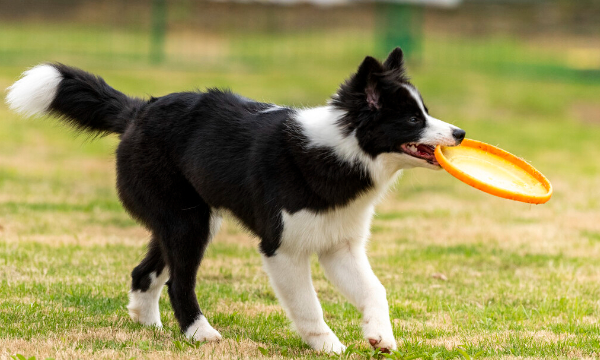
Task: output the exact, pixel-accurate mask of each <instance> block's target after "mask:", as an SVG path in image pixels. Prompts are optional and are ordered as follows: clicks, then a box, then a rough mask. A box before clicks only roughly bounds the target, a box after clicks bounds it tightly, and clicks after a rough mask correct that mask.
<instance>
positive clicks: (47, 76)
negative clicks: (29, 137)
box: [6, 65, 62, 116]
mask: <svg viewBox="0 0 600 360" xmlns="http://www.w3.org/2000/svg"><path fill="white" fill-rule="evenodd" d="M61 80H62V75H61V74H60V72H59V71H58V70H56V68H54V67H53V66H51V65H38V66H36V67H33V68H31V69H29V70H27V71H25V72H24V73H23V76H22V77H21V78H20V79H19V80H17V81H16V82H15V83H14V84H13V85H12V86H10V87H9V88H8V89H7V90H8V94H7V95H6V102H7V103H8V106H9V108H10V109H11V110H13V111H16V112H18V113H21V114H23V115H26V116H33V115H41V114H44V113H45V112H46V111H48V108H49V107H50V104H51V103H52V101H53V100H54V98H55V97H56V91H57V89H58V84H59V83H60V81H61Z"/></svg>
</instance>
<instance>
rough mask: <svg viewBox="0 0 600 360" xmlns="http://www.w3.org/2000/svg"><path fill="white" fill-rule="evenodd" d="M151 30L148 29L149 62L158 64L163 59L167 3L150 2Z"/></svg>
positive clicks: (162, 0)
mask: <svg viewBox="0 0 600 360" xmlns="http://www.w3.org/2000/svg"><path fill="white" fill-rule="evenodd" d="M151 26H152V28H151V29H150V62H151V63H152V64H160V63H161V62H163V60H164V59H165V34H166V32H167V2H166V0H152V24H151Z"/></svg>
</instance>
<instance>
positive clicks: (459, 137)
mask: <svg viewBox="0 0 600 360" xmlns="http://www.w3.org/2000/svg"><path fill="white" fill-rule="evenodd" d="M465 134H466V132H465V131H464V130H463V129H454V130H452V136H454V138H455V139H456V145H460V143H461V142H462V141H463V140H464V138H465Z"/></svg>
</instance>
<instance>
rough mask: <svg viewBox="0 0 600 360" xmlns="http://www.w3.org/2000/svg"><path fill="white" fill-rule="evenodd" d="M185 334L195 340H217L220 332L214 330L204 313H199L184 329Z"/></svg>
mask: <svg viewBox="0 0 600 360" xmlns="http://www.w3.org/2000/svg"><path fill="white" fill-rule="evenodd" d="M185 336H187V337H188V338H189V339H192V340H195V341H219V340H221V334H219V332H218V331H217V330H215V329H214V328H213V327H212V326H210V324H209V323H208V320H206V317H204V315H200V316H199V317H198V318H197V319H196V320H195V321H194V322H193V323H192V325H190V326H189V327H188V328H187V329H186V330H185Z"/></svg>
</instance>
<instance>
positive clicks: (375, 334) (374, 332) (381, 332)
mask: <svg viewBox="0 0 600 360" xmlns="http://www.w3.org/2000/svg"><path fill="white" fill-rule="evenodd" d="M363 332H364V336H365V339H367V341H368V342H369V344H371V346H372V347H373V348H375V349H380V350H381V352H390V351H391V350H396V349H397V348H398V346H397V345H396V339H395V338H394V332H393V331H392V326H391V324H386V325H383V324H381V323H378V322H377V321H374V320H371V321H369V322H367V323H365V324H364V325H363Z"/></svg>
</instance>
